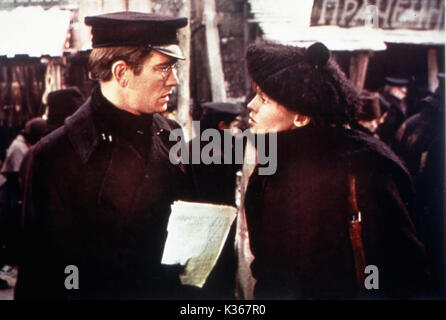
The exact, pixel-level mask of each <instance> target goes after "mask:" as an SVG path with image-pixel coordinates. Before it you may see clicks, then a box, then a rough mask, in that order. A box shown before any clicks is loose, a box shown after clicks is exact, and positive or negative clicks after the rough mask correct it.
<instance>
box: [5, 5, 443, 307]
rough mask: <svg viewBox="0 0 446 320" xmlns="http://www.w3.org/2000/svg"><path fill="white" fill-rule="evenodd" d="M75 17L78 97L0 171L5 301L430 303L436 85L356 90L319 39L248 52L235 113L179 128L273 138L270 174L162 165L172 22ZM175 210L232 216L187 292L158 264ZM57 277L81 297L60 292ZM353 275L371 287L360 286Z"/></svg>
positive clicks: (220, 111) (437, 258) (17, 144)
mask: <svg viewBox="0 0 446 320" xmlns="http://www.w3.org/2000/svg"><path fill="white" fill-rule="evenodd" d="M85 23H86V24H87V25H89V26H91V27H92V35H93V37H92V42H93V43H92V44H93V50H92V52H91V54H90V59H89V71H90V76H91V78H92V79H95V80H97V81H98V85H97V86H96V87H95V88H94V89H93V91H92V93H91V95H90V97H88V99H85V98H84V97H83V96H82V94H81V93H80V91H79V90H78V89H77V88H66V89H62V90H58V91H54V92H52V93H50V94H49V96H48V106H49V113H48V120H42V119H40V118H39V119H32V120H30V121H29V122H27V124H26V126H25V128H24V130H23V131H22V132H21V134H20V135H19V136H18V137H17V138H16V139H15V140H14V141H13V143H12V144H11V146H10V147H9V148H8V150H7V152H6V158H5V160H4V163H3V167H2V176H0V178H1V179H2V180H0V217H1V220H0V222H1V224H0V230H1V232H0V239H1V240H2V248H3V250H2V251H0V254H1V255H0V265H2V264H14V265H18V267H19V272H18V279H17V285H16V288H15V298H16V299H141V298H144V299H178V298H181V299H190V298H193V299H234V298H239V299H241V298H247V299H253V298H254V299H314V298H316V299H327V298H328V299H332V298H334V299H345V298H347V299H349V298H351V299H353V298H376V299H387V298H432V297H434V298H438V297H445V295H446V292H445V282H446V280H445V274H444V271H445V270H444V269H445V261H444V260H445V254H444V249H445V246H444V236H445V233H444V229H445V223H444V161H445V160H444V143H445V142H444V74H440V75H439V82H440V85H439V87H438V89H437V90H436V91H435V92H429V91H427V90H421V89H420V88H419V87H417V85H416V84H415V81H413V80H414V79H396V78H390V77H389V78H386V86H385V87H384V88H383V90H382V91H381V92H374V93H372V92H367V91H363V92H362V93H361V92H359V91H358V90H357V89H356V88H355V87H354V86H353V85H352V84H351V83H350V81H349V80H348V79H347V78H346V76H345V74H344V73H343V72H342V71H341V69H340V68H339V66H338V65H337V64H336V62H335V59H334V57H333V56H332V54H331V52H330V51H329V50H328V49H327V47H326V46H325V45H324V44H322V43H319V42H317V43H315V44H313V45H311V46H310V47H308V48H307V49H304V48H297V47H292V46H286V45H279V44H272V43H267V42H259V43H255V44H252V45H250V46H249V48H248V50H247V54H246V64H247V70H248V72H249V75H250V77H251V79H252V83H253V86H252V87H253V88H252V89H253V95H252V99H251V100H250V101H249V102H248V103H247V109H246V111H245V112H243V110H241V109H240V108H239V106H237V105H234V104H227V103H208V104H203V105H202V106H201V107H202V109H201V110H203V111H202V112H200V114H199V115H197V116H196V119H194V120H200V121H201V124H202V128H201V129H202V130H205V129H208V128H213V129H218V130H219V132H221V133H222V134H223V131H224V129H228V128H231V127H232V126H234V125H236V126H239V127H240V128H244V127H245V126H248V127H249V128H250V131H251V132H252V133H253V134H254V135H255V136H257V137H260V136H271V135H275V137H276V138H277V144H276V145H275V146H274V149H273V148H271V149H269V150H268V151H269V152H270V153H271V152H274V151H275V150H276V151H277V154H276V155H275V156H276V163H277V170H276V171H275V172H274V173H273V174H271V175H262V174H261V171H260V170H259V169H261V168H262V164H261V163H254V164H252V163H247V162H245V163H243V164H237V163H228V164H226V163H225V164H221V165H218V164H214V165H207V164H203V163H193V164H190V163H180V164H173V163H172V162H171V161H170V158H169V150H170V149H171V148H172V146H173V145H174V143H175V142H174V141H171V140H170V139H169V135H170V132H172V131H173V130H175V129H179V128H181V127H180V126H179V124H178V123H176V122H175V121H172V120H170V119H168V118H167V117H163V116H162V115H160V114H162V113H164V112H165V111H166V109H167V104H168V102H169V94H170V93H171V92H172V89H173V88H174V87H175V86H177V85H178V78H177V76H176V72H175V64H176V62H177V61H178V60H182V59H184V57H183V56H182V52H181V50H180V47H179V46H178V39H177V35H176V32H177V30H178V29H180V28H182V27H184V26H186V24H187V19H186V18H173V17H166V16H159V15H152V14H144V13H136V12H117V13H110V14H104V15H98V16H91V17H87V18H86V19H85ZM111 30H113V32H111ZM243 114H244V115H245V116H247V117H245V120H246V121H243V120H242V116H243ZM198 137H200V133H198ZM264 141H265V140H264ZM270 141H271V140H270ZM191 143H192V142H191ZM33 145H34V146H33ZM268 147H272V146H268ZM245 148H246V150H247V149H249V148H250V147H249V146H248V143H246V144H245ZM253 150H254V153H255V149H253ZM225 151H226V150H221V152H219V153H218V156H221V157H224V156H225V155H224V152H225ZM237 177H239V179H237ZM236 190H238V193H237V192H236ZM237 194H238V197H239V198H237V196H236V195H237ZM180 199H182V200H188V201H197V202H209V203H217V204H227V205H233V206H237V209H238V210H237V212H238V214H237V219H236V220H237V221H236V222H235V223H234V225H233V227H232V229H231V231H230V232H229V235H228V238H227V241H226V244H225V246H224V248H223V251H222V254H221V255H220V258H219V260H218V262H217V265H216V266H215V268H214V270H213V271H212V273H211V274H210V276H209V278H208V281H207V283H206V284H205V286H204V287H203V288H201V289H199V288H192V287H189V286H185V285H182V284H181V282H180V274H181V273H182V272H183V266H180V265H171V266H166V265H162V264H161V256H162V252H163V247H164V243H165V240H166V235H167V223H168V219H169V214H170V205H171V204H172V203H173V201H175V200H180ZM73 265H74V266H76V268H78V270H79V276H80V277H81V280H80V281H81V285H80V287H78V288H74V289H73V288H71V289H68V288H67V286H66V277H67V274H66V273H65V268H66V267H67V266H73ZM370 266H373V267H375V268H376V270H377V271H376V272H379V277H378V275H377V274H370V277H371V279H372V280H370V278H369V279H367V275H368V273H367V272H366V270H367V269H368V267H370ZM375 276H376V277H375ZM367 281H368V282H367ZM366 283H369V285H366ZM370 283H371V284H370ZM3 285H4V286H5V284H3Z"/></svg>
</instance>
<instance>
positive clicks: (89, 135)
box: [65, 97, 172, 164]
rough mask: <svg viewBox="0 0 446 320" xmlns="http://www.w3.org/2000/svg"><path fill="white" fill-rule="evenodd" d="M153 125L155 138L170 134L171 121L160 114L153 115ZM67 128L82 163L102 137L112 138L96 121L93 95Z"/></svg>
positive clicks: (68, 122)
mask: <svg viewBox="0 0 446 320" xmlns="http://www.w3.org/2000/svg"><path fill="white" fill-rule="evenodd" d="M152 126H153V127H152V135H153V137H154V139H159V138H160V137H159V136H160V135H161V134H168V133H170V131H171V130H172V128H171V126H170V125H169V123H168V122H167V121H166V120H165V119H164V118H163V117H162V116H161V115H159V114H154V115H153V123H152ZM65 130H66V132H67V135H68V139H69V140H70V142H71V144H72V145H73V148H74V150H75V152H76V154H77V155H78V156H79V158H80V160H81V162H82V164H85V163H87V162H88V159H89V158H90V156H91V154H92V153H93V151H94V150H95V148H96V147H97V145H98V143H99V141H100V139H105V140H106V139H110V140H111V139H112V138H111V135H109V134H108V133H107V132H105V131H104V130H102V129H101V128H99V127H98V126H97V125H96V123H95V122H94V120H93V109H92V106H91V97H90V98H88V100H87V101H86V102H85V103H84V104H83V105H82V106H81V107H80V108H79V109H78V110H77V111H76V112H75V113H74V114H73V115H71V116H70V117H68V118H67V119H66V120H65Z"/></svg>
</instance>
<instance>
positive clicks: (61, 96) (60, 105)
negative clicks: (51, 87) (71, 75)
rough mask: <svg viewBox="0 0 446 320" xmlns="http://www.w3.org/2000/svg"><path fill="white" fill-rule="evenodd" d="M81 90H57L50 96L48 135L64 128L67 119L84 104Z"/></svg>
mask: <svg viewBox="0 0 446 320" xmlns="http://www.w3.org/2000/svg"><path fill="white" fill-rule="evenodd" d="M84 101H85V98H84V97H83V96H82V93H81V92H80V90H79V88H77V87H69V88H65V89H61V90H55V91H52V92H50V93H49V94H48V98H47V104H48V121H47V131H48V133H49V132H51V131H53V130H55V129H57V128H58V127H60V126H62V125H63V123H64V121H65V119H66V118H67V117H68V116H70V115H72V114H73V113H74V112H75V111H76V110H77V109H78V108H79V107H80V106H81V105H82V103H84Z"/></svg>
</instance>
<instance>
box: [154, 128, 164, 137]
mask: <svg viewBox="0 0 446 320" xmlns="http://www.w3.org/2000/svg"><path fill="white" fill-rule="evenodd" d="M163 132H164V129H159V131H157V132H156V135H157V136H159V135H160V134H161V133H163Z"/></svg>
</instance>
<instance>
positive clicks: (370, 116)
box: [357, 90, 381, 137]
mask: <svg viewBox="0 0 446 320" xmlns="http://www.w3.org/2000/svg"><path fill="white" fill-rule="evenodd" d="M360 99H361V102H362V103H361V108H360V110H359V111H358V115H357V119H358V124H359V125H360V126H361V127H363V128H365V129H366V130H367V132H368V133H370V134H371V135H374V136H375V137H378V136H377V135H375V132H376V129H377V128H378V123H379V117H380V116H381V111H380V104H379V93H377V92H370V91H367V90H363V91H362V92H361V95H360Z"/></svg>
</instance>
